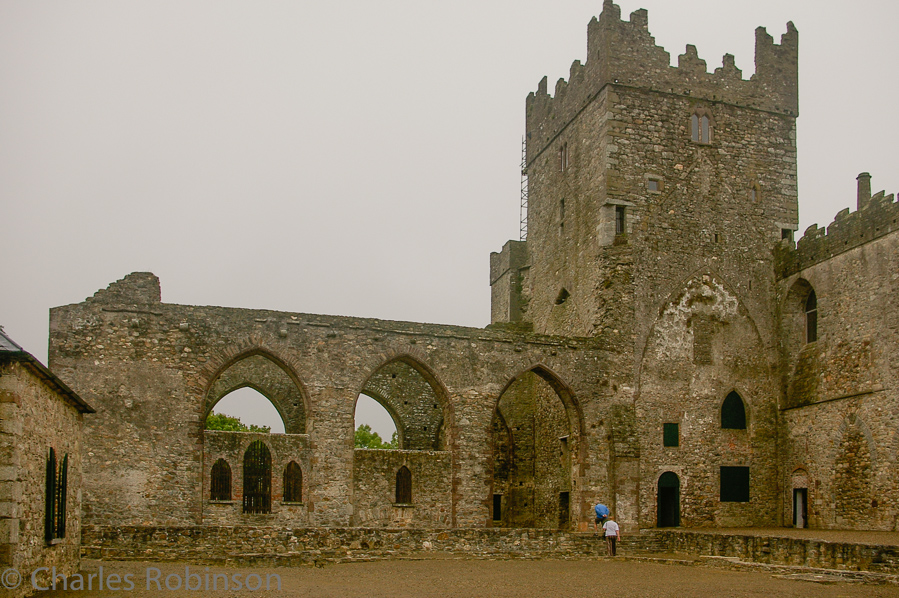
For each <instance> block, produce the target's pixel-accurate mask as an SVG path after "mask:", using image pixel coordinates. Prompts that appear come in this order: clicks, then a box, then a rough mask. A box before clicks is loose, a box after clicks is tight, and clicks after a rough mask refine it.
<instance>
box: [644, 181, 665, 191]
mask: <svg viewBox="0 0 899 598" xmlns="http://www.w3.org/2000/svg"><path fill="white" fill-rule="evenodd" d="M664 188H665V184H664V183H663V182H662V180H661V179H647V180H646V189H647V191H649V192H650V193H661V191H662V189H664Z"/></svg>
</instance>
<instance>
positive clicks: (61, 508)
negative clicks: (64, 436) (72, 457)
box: [44, 448, 69, 542]
mask: <svg viewBox="0 0 899 598" xmlns="http://www.w3.org/2000/svg"><path fill="white" fill-rule="evenodd" d="M68 476H69V455H68V454H65V455H63V458H62V464H60V466H59V467H58V468H57V466H56V451H55V450H54V449H52V448H51V449H50V456H49V457H47V484H46V495H45V511H44V537H45V538H46V540H47V542H52V541H53V540H57V539H59V538H65V537H66V494H67V486H68V483H67V480H68Z"/></svg>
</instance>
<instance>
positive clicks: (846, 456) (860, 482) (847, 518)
mask: <svg viewBox="0 0 899 598" xmlns="http://www.w3.org/2000/svg"><path fill="white" fill-rule="evenodd" d="M838 435H839V444H838V445H837V446H836V450H835V454H834V460H833V470H834V476H833V494H834V503H835V506H836V516H837V524H844V525H866V524H868V523H869V522H870V520H871V519H872V518H873V516H874V513H873V509H874V508H876V505H875V504H874V503H873V502H872V501H873V500H876V499H875V498H874V496H873V494H872V491H873V486H874V472H875V471H876V457H877V455H876V447H875V445H874V440H873V437H872V436H871V430H870V428H868V425H867V423H866V422H865V421H864V420H863V419H862V418H861V417H858V415H857V414H855V413H850V414H849V415H848V416H846V418H845V419H843V421H842V423H841V424H840V427H839V430H838Z"/></svg>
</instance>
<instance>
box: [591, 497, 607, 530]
mask: <svg viewBox="0 0 899 598" xmlns="http://www.w3.org/2000/svg"><path fill="white" fill-rule="evenodd" d="M593 510H594V511H596V519H595V520H594V521H593V530H594V531H595V532H596V533H599V528H600V527H602V524H603V523H605V522H606V519H608V517H609V507H607V506H605V505H604V504H602V503H599V504H597V505H596V506H595V507H593Z"/></svg>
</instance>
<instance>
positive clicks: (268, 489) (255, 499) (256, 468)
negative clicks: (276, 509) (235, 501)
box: [243, 440, 272, 513]
mask: <svg viewBox="0 0 899 598" xmlns="http://www.w3.org/2000/svg"><path fill="white" fill-rule="evenodd" d="M243 512H244V513H271V512H272V454H271V452H269V450H268V447H267V446H265V443H264V442H262V441H261V440H256V441H254V442H253V443H252V444H250V446H249V447H247V452H246V453H244V456H243Z"/></svg>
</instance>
